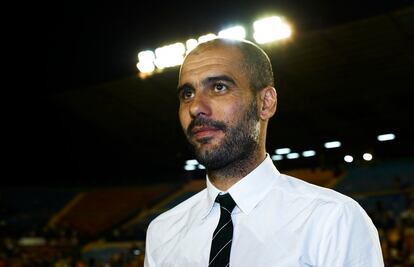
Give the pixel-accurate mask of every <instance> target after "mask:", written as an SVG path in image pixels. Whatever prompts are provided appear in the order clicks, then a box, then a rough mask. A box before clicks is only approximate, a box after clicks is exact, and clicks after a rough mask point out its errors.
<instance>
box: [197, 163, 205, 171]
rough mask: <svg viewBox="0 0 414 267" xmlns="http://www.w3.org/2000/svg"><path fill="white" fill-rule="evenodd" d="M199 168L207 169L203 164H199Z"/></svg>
mask: <svg viewBox="0 0 414 267" xmlns="http://www.w3.org/2000/svg"><path fill="white" fill-rule="evenodd" d="M198 168H199V169H200V170H205V169H206V167H204V165H202V164H198Z"/></svg>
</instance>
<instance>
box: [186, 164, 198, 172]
mask: <svg viewBox="0 0 414 267" xmlns="http://www.w3.org/2000/svg"><path fill="white" fill-rule="evenodd" d="M195 169H196V166H195V165H185V166H184V170H186V171H194V170H195Z"/></svg>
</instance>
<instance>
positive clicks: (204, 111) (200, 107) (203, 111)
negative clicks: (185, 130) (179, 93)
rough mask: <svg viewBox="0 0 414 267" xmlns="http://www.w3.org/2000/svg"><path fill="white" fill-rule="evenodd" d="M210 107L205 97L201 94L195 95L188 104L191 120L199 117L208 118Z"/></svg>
mask: <svg viewBox="0 0 414 267" xmlns="http://www.w3.org/2000/svg"><path fill="white" fill-rule="evenodd" d="M211 111H212V110H211V105H210V101H209V99H208V97H207V96H205V95H204V94H202V93H199V94H196V96H195V97H194V98H193V100H192V101H191V104H190V116H191V117H192V118H195V117H198V116H200V115H202V116H206V117H209V116H210V115H211Z"/></svg>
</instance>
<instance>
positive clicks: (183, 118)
mask: <svg viewBox="0 0 414 267" xmlns="http://www.w3.org/2000/svg"><path fill="white" fill-rule="evenodd" d="M178 119H179V120H180V123H181V127H182V128H183V129H184V130H186V129H187V127H188V125H189V124H190V116H189V115H188V112H184V109H183V108H182V107H181V106H180V108H179V110H178Z"/></svg>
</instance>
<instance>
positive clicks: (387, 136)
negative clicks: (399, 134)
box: [377, 133, 395, 142]
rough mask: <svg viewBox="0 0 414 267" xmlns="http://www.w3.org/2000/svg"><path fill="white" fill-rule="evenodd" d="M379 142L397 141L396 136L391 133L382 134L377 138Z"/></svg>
mask: <svg viewBox="0 0 414 267" xmlns="http://www.w3.org/2000/svg"><path fill="white" fill-rule="evenodd" d="M377 139H378V141H380V142H384V141H389V140H394V139H395V134H392V133H389V134H381V135H378V136H377Z"/></svg>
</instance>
